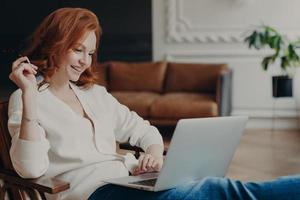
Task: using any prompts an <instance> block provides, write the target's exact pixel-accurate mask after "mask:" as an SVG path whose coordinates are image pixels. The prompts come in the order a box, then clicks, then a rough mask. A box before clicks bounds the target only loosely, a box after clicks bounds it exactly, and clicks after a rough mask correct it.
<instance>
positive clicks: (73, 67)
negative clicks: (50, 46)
mask: <svg viewBox="0 0 300 200" xmlns="http://www.w3.org/2000/svg"><path fill="white" fill-rule="evenodd" d="M71 67H72V69H74V70H75V71H76V72H78V73H81V72H82V69H81V67H77V66H74V65H71Z"/></svg>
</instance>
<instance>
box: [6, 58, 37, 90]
mask: <svg viewBox="0 0 300 200" xmlns="http://www.w3.org/2000/svg"><path fill="white" fill-rule="evenodd" d="M25 61H28V58H27V57H26V56H25V57H21V58H18V59H17V60H15V61H14V62H13V64H12V72H11V73H10V75H9V79H10V80H12V81H13V82H14V83H15V84H16V85H17V86H18V87H19V88H20V89H21V90H22V91H25V90H30V89H36V87H37V81H36V78H35V74H36V73H37V72H36V70H37V69H38V67H37V66H35V65H33V64H30V63H25Z"/></svg>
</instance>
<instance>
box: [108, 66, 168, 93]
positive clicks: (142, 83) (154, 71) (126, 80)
mask: <svg viewBox="0 0 300 200" xmlns="http://www.w3.org/2000/svg"><path fill="white" fill-rule="evenodd" d="M108 67H109V69H108V82H109V90H110V91H152V92H162V90H163V83H164V77H165V72H166V68H167V64H166V63H165V62H136V63H133V62H130V63H127V62H110V63H109V66H108Z"/></svg>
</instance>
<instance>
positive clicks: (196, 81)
mask: <svg viewBox="0 0 300 200" xmlns="http://www.w3.org/2000/svg"><path fill="white" fill-rule="evenodd" d="M227 70H228V67H227V65H226V64H194V63H193V64H191V63H168V68H167V73H166V80H165V88H164V92H176V91H180V92H192V91H197V92H205V93H215V91H216V85H217V81H218V77H219V75H220V74H222V73H224V71H227Z"/></svg>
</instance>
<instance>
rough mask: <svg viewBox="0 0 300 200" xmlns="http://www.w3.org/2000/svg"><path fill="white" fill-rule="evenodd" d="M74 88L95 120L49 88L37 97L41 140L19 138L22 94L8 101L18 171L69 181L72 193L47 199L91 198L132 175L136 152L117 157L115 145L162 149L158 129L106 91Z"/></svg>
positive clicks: (9, 126) (103, 89) (34, 175)
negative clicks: (115, 180)
mask: <svg viewBox="0 0 300 200" xmlns="http://www.w3.org/2000/svg"><path fill="white" fill-rule="evenodd" d="M70 86H71V88H72V89H73V91H74V92H75V94H76V96H77V98H78V99H79V101H80V103H81V104H82V106H83V109H84V111H85V113H86V114H87V115H88V117H89V118H90V119H91V121H92V122H91V121H90V120H88V119H86V118H84V117H82V116H80V115H78V114H77V113H75V112H74V111H73V110H72V109H71V108H70V107H69V106H68V105H67V104H65V103H64V102H63V101H61V100H60V99H59V98H57V97H56V96H55V95H53V94H52V93H51V91H50V90H49V89H48V88H46V89H43V90H42V91H40V92H39V94H38V97H37V98H38V99H37V116H38V123H39V128H40V134H41V136H42V139H41V140H40V141H29V140H23V139H20V138H19V131H20V124H21V119H22V98H21V95H22V94H21V93H22V92H21V90H20V89H19V90H17V91H15V92H14V93H13V94H12V95H11V97H10V100H9V109H8V115H9V120H8V129H9V132H10V134H11V136H12V146H11V149H10V156H11V159H12V163H13V166H14V168H15V170H16V172H17V173H18V174H19V175H20V176H21V177H24V178H36V177H39V176H41V175H45V176H49V177H57V178H59V179H61V180H64V181H68V182H70V185H71V188H70V189H69V190H68V191H66V192H62V193H61V194H60V196H53V195H52V196H50V195H48V196H47V199H72V200H76V199H80V200H82V199H87V198H88V197H89V196H90V195H91V194H92V193H93V192H94V191H95V190H96V189H97V188H98V187H100V186H102V185H103V184H104V183H103V180H104V179H107V178H114V177H121V176H126V175H128V170H130V169H129V168H131V167H133V163H134V164H136V163H137V161H136V160H135V159H134V157H133V155H132V154H127V155H126V156H123V155H118V154H117V153H116V141H118V142H128V141H129V143H130V144H131V145H136V146H140V147H141V148H142V149H144V150H146V149H147V148H148V147H149V146H150V145H152V144H160V145H163V141H162V137H161V135H160V134H159V132H158V130H157V129H156V128H155V127H153V126H151V125H150V124H149V122H148V121H145V120H143V119H142V118H141V117H139V116H138V115H137V114H136V113H135V112H131V111H129V109H128V108H127V107H126V106H124V105H122V104H120V103H119V102H118V101H117V100H116V99H115V98H114V97H113V96H112V95H111V94H109V93H108V92H107V91H106V89H105V88H104V87H101V86H98V85H94V86H93V87H92V88H90V89H88V90H81V89H80V88H79V87H77V86H76V85H74V84H72V83H70ZM92 123H93V124H92ZM93 125H94V126H93Z"/></svg>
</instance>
